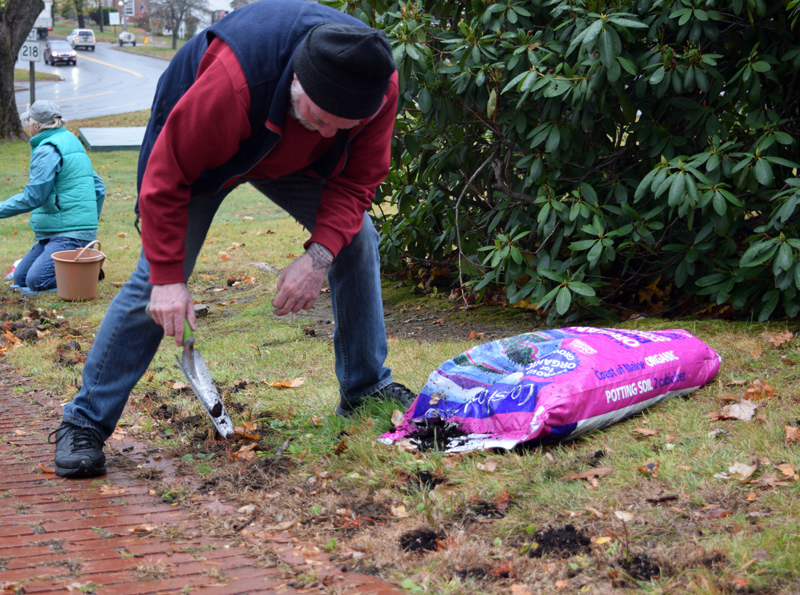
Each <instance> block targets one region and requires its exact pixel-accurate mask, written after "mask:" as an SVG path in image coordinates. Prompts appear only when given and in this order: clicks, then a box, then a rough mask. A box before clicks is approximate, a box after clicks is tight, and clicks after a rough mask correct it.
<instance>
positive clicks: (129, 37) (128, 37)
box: [119, 31, 136, 47]
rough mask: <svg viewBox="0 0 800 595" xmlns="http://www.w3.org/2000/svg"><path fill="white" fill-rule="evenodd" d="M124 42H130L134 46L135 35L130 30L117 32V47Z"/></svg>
mask: <svg viewBox="0 0 800 595" xmlns="http://www.w3.org/2000/svg"><path fill="white" fill-rule="evenodd" d="M126 43H130V44H131V45H133V46H134V47H136V36H135V35H134V34H133V33H131V32H130V31H123V32H122V33H120V34H119V47H122V46H123V45H124V44H126Z"/></svg>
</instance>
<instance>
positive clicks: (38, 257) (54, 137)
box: [0, 101, 106, 292]
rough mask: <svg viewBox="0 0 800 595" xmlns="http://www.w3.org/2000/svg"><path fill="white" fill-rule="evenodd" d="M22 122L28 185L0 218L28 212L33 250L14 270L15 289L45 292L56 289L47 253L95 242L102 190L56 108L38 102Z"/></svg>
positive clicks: (0, 205) (0, 210)
mask: <svg viewBox="0 0 800 595" xmlns="http://www.w3.org/2000/svg"><path fill="white" fill-rule="evenodd" d="M22 118H23V120H25V121H26V126H27V129H28V133H29V134H30V136H31V139H30V144H31V147H32V151H31V165H30V180H29V182H28V184H27V185H26V186H25V188H24V189H23V191H22V192H20V193H19V194H17V195H15V196H12V197H11V198H9V199H8V200H5V201H3V202H0V219H4V218H6V217H12V216H14V215H19V214H21V213H28V212H30V213H31V219H30V225H31V228H32V229H33V232H34V234H35V237H34V242H33V248H31V250H30V252H28V253H27V254H26V255H25V256H24V257H23V258H22V260H21V261H20V263H19V264H18V265H17V267H16V269H15V270H14V284H15V285H18V286H19V287H20V288H22V289H27V291H31V292H39V291H48V290H53V289H55V287H56V273H55V263H54V262H53V259H52V258H51V256H52V254H53V253H54V252H58V251H59V250H74V249H75V248H81V247H83V246H85V245H86V244H88V243H89V242H91V241H92V240H95V239H97V222H98V220H99V219H100V212H101V210H102V209H103V201H104V200H105V193H106V187H105V184H104V183H103V180H101V179H100V176H98V175H97V174H96V173H95V172H94V170H93V169H92V162H91V161H90V160H89V156H88V155H87V154H86V149H84V148H83V145H82V144H81V142H80V141H79V140H78V139H77V137H76V136H75V135H74V134H72V133H71V132H70V131H69V130H67V129H66V128H64V122H63V120H62V119H61V109H60V108H59V107H58V106H57V105H56V104H55V103H53V102H52V101H37V102H35V103H34V104H33V105H32V106H31V108H30V109H29V110H28V111H27V112H25V113H24V114H22Z"/></svg>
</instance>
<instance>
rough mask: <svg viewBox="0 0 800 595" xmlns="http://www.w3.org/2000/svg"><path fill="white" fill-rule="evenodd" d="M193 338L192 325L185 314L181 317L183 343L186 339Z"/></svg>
mask: <svg viewBox="0 0 800 595" xmlns="http://www.w3.org/2000/svg"><path fill="white" fill-rule="evenodd" d="M189 339H194V331H193V330H192V327H190V326H189V319H188V318H186V317H185V316H184V317H183V343H186V341H187V340H189Z"/></svg>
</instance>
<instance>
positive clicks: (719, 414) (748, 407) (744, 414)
mask: <svg viewBox="0 0 800 595" xmlns="http://www.w3.org/2000/svg"><path fill="white" fill-rule="evenodd" d="M756 409H758V404H757V403H753V402H752V401H747V400H743V401H739V402H738V403H733V404H732V405H726V406H725V407H723V408H722V411H715V412H713V413H710V414H709V417H710V418H711V419H741V420H742V421H750V420H751V419H753V416H755V412H756Z"/></svg>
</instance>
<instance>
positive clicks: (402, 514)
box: [389, 504, 409, 519]
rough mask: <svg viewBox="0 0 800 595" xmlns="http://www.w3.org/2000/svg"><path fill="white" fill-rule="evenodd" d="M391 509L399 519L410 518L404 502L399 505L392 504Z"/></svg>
mask: <svg viewBox="0 0 800 595" xmlns="http://www.w3.org/2000/svg"><path fill="white" fill-rule="evenodd" d="M389 511H390V512H391V513H392V514H393V515H394V516H396V517H397V518H398V519H405V518H408V516H409V515H408V511H407V510H406V507H405V506H404V505H402V504H398V505H397V506H390V507H389Z"/></svg>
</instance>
